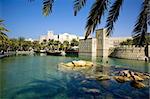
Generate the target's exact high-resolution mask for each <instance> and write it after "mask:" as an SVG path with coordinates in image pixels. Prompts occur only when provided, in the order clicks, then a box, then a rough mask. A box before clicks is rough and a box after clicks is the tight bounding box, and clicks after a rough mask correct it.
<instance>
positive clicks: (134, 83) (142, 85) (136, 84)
mask: <svg viewBox="0 0 150 99" xmlns="http://www.w3.org/2000/svg"><path fill="white" fill-rule="evenodd" d="M130 85H131V86H132V87H134V88H138V89H140V88H144V87H145V84H143V83H142V82H139V81H132V82H131V83H130Z"/></svg>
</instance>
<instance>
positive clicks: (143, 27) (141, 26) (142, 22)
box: [133, 0, 150, 46]
mask: <svg viewBox="0 0 150 99" xmlns="http://www.w3.org/2000/svg"><path fill="white" fill-rule="evenodd" d="M149 2H150V0H144V1H143V3H142V9H141V12H140V14H139V16H138V20H137V22H136V24H135V27H134V30H133V38H134V39H138V42H137V45H139V46H142V45H143V43H144V42H146V41H145V40H146V39H145V34H146V33H147V25H148V15H149V14H150V11H149V7H150V6H149Z"/></svg>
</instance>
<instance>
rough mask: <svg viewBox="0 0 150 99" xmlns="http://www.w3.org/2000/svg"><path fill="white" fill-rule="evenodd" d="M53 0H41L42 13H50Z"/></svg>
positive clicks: (46, 14)
mask: <svg viewBox="0 0 150 99" xmlns="http://www.w3.org/2000/svg"><path fill="white" fill-rule="evenodd" d="M53 3H54V0H43V15H45V16H48V15H49V14H50V13H52V6H53Z"/></svg>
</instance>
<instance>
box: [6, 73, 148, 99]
mask: <svg viewBox="0 0 150 99" xmlns="http://www.w3.org/2000/svg"><path fill="white" fill-rule="evenodd" d="M61 75H62V77H60V78H55V77H52V76H50V77H49V78H47V80H34V81H32V82H30V83H27V84H26V85H25V86H23V87H20V88H15V89H11V91H10V90H9V91H10V93H7V97H8V98H10V99H110V98H111V99H112V98H113V99H131V98H132V99H149V97H148V96H149V89H148V88H144V89H135V88H133V87H131V86H130V85H129V83H124V84H120V83H117V82H116V81H113V80H108V81H96V80H94V79H86V78H85V77H83V76H82V75H80V74H77V73H76V74H69V75H68V74H64V73H63V74H61Z"/></svg>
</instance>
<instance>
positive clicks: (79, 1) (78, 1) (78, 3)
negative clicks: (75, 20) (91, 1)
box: [74, 0, 87, 16]
mask: <svg viewBox="0 0 150 99" xmlns="http://www.w3.org/2000/svg"><path fill="white" fill-rule="evenodd" d="M86 2H87V0H75V1H74V16H76V15H77V12H78V11H80V10H81V9H82V7H83V6H85V4H86Z"/></svg>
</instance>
